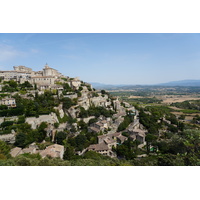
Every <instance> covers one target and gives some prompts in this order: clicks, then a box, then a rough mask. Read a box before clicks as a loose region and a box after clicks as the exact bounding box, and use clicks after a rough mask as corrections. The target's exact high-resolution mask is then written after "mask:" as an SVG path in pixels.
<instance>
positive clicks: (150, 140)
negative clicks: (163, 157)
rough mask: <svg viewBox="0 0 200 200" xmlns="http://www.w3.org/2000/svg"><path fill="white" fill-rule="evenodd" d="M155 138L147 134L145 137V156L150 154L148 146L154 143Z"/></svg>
mask: <svg viewBox="0 0 200 200" xmlns="http://www.w3.org/2000/svg"><path fill="white" fill-rule="evenodd" d="M156 139H157V137H156V136H155V135H152V134H147V135H146V137H145V140H146V142H147V154H149V152H150V145H151V143H152V142H153V141H156Z"/></svg>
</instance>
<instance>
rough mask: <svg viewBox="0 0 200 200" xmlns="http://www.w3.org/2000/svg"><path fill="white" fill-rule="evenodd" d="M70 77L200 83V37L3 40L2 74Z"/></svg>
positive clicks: (112, 81)
mask: <svg viewBox="0 0 200 200" xmlns="http://www.w3.org/2000/svg"><path fill="white" fill-rule="evenodd" d="M46 62H47V63H48V65H49V66H50V67H53V68H56V69H58V70H59V71H60V72H61V73H63V74H65V75H66V76H70V77H77V76H78V77H80V79H81V80H83V81H86V82H100V83H106V84H156V83H163V82H168V81H176V80H185V79H200V34H194V33H193V34H180V33H177V34H168V33H166V34H163V33H156V34H153V33H151V34H150V33H149V34H148V33H143V34H139V33H122V34H117V33H113V34H111V33H110V34H109V33H105V34H104V33H99V34H95V33H94V34H92V33H83V34H81V33H77V34H71V33H58V34H56V33H52V34H50V33H34V34H31V33H27V34H22V33H18V34H14V33H10V34H6V33H4V34H2V33H1V34H0V70H11V69H12V67H13V66H18V65H25V66H27V67H31V68H32V69H33V70H41V69H42V68H43V66H44V65H45V63H46Z"/></svg>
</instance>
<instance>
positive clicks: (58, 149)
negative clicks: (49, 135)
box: [39, 144, 64, 159]
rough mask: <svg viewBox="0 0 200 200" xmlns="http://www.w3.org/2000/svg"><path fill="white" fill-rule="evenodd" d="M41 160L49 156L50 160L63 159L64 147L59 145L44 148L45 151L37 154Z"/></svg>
mask: <svg viewBox="0 0 200 200" xmlns="http://www.w3.org/2000/svg"><path fill="white" fill-rule="evenodd" d="M39 153H40V155H41V156H42V158H44V157H46V156H51V157H52V158H60V159H63V155H64V146H62V145H59V144H53V145H51V146H48V147H46V149H45V150H42V151H40V152H39Z"/></svg>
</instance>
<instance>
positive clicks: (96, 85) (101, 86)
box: [90, 82, 125, 90]
mask: <svg viewBox="0 0 200 200" xmlns="http://www.w3.org/2000/svg"><path fill="white" fill-rule="evenodd" d="M90 84H91V85H92V87H93V88H95V89H98V90H101V89H118V88H120V87H122V86H125V85H109V84H103V83H96V82H90Z"/></svg>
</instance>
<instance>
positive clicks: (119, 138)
mask: <svg viewBox="0 0 200 200" xmlns="http://www.w3.org/2000/svg"><path fill="white" fill-rule="evenodd" d="M127 139H128V138H127V137H125V136H123V135H121V133H113V134H105V135H100V136H98V144H92V145H90V146H89V147H88V148H87V150H88V151H95V152H97V153H100V154H102V155H107V156H110V157H116V153H115V152H113V151H112V148H113V147H116V146H117V144H119V143H120V144H122V143H123V142H124V141H125V140H127Z"/></svg>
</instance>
